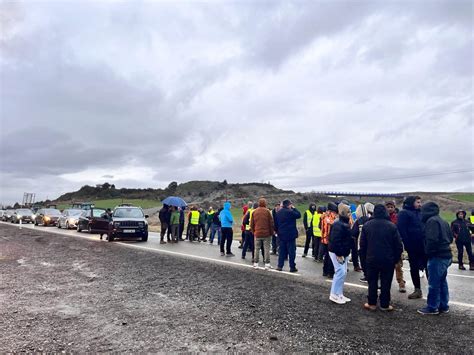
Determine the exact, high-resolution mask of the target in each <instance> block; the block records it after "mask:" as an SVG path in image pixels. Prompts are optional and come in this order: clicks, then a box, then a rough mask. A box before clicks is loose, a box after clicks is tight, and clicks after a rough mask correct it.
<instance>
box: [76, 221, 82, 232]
mask: <svg viewBox="0 0 474 355" xmlns="http://www.w3.org/2000/svg"><path fill="white" fill-rule="evenodd" d="M77 231H78V232H79V233H81V232H82V228H81V225H80V224H79V223H78V224H77Z"/></svg>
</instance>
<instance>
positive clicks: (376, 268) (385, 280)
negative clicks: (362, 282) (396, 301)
mask: <svg viewBox="0 0 474 355" xmlns="http://www.w3.org/2000/svg"><path fill="white" fill-rule="evenodd" d="M366 269H367V281H368V283H369V294H368V297H367V299H368V303H369V305H371V306H375V305H377V288H378V282H379V278H380V307H381V308H388V306H389V305H390V288H391V287H392V280H393V272H394V271H395V268H394V265H393V264H391V263H388V264H385V265H382V264H375V263H374V264H372V263H368V264H367V265H366Z"/></svg>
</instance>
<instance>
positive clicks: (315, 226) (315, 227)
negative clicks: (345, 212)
mask: <svg viewBox="0 0 474 355" xmlns="http://www.w3.org/2000/svg"><path fill="white" fill-rule="evenodd" d="M321 216H322V214H319V213H315V214H314V215H313V235H314V236H315V237H318V238H320V237H321V228H319V221H320V220H321Z"/></svg>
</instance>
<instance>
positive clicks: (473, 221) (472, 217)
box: [469, 216, 474, 224]
mask: <svg viewBox="0 0 474 355" xmlns="http://www.w3.org/2000/svg"><path fill="white" fill-rule="evenodd" d="M469 220H470V221H471V223H472V224H474V216H471V217H469Z"/></svg>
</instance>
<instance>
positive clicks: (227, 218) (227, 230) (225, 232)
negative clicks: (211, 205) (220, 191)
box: [219, 201, 234, 256]
mask: <svg viewBox="0 0 474 355" xmlns="http://www.w3.org/2000/svg"><path fill="white" fill-rule="evenodd" d="M219 219H220V220H221V225H222V227H221V230H222V238H221V256H224V255H227V256H234V254H232V251H231V249H230V247H231V246H232V238H233V231H232V224H234V218H233V217H232V213H230V202H228V201H227V202H224V209H223V210H222V211H221V213H220V214H219ZM224 246H225V247H226V249H225V250H226V252H225V253H224Z"/></svg>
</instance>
